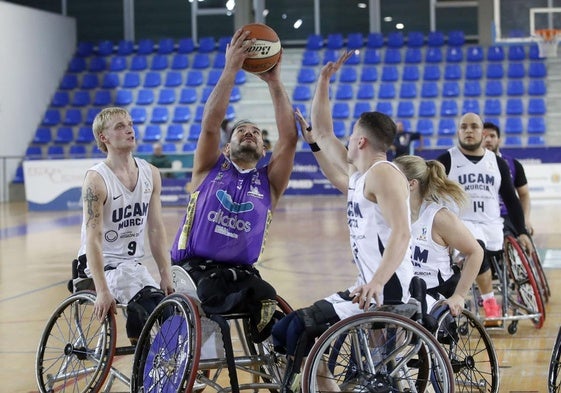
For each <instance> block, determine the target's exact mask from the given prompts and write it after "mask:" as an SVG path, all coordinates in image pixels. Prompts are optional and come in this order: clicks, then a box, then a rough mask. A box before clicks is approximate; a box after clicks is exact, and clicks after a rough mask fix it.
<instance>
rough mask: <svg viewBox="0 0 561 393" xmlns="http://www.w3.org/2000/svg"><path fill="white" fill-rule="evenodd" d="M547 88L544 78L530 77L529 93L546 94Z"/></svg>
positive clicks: (535, 94) (534, 94) (533, 94)
mask: <svg viewBox="0 0 561 393" xmlns="http://www.w3.org/2000/svg"><path fill="white" fill-rule="evenodd" d="M546 92H547V88H546V85H545V82H544V80H543V79H530V81H529V82H528V94H529V95H531V96H544V95H545V93H546Z"/></svg>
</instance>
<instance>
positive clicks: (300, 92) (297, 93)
mask: <svg viewBox="0 0 561 393" xmlns="http://www.w3.org/2000/svg"><path fill="white" fill-rule="evenodd" d="M311 98H312V90H311V89H310V86H308V85H296V87H295V88H294V91H293V93H292V99H293V100H294V101H308V100H310V99H311Z"/></svg>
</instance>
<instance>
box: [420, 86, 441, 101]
mask: <svg viewBox="0 0 561 393" xmlns="http://www.w3.org/2000/svg"><path fill="white" fill-rule="evenodd" d="M438 95H439V92H438V84H437V83H436V82H423V84H422V85H421V97H423V98H433V97H438Z"/></svg>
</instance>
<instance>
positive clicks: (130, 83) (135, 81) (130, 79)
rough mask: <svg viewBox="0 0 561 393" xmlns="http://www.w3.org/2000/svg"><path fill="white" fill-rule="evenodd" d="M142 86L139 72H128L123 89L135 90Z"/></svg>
mask: <svg viewBox="0 0 561 393" xmlns="http://www.w3.org/2000/svg"><path fill="white" fill-rule="evenodd" d="M138 86H140V74H139V73H138V72H132V71H131V72H127V73H126V74H125V78H124V79H123V87H124V88H127V89H134V88H137V87H138Z"/></svg>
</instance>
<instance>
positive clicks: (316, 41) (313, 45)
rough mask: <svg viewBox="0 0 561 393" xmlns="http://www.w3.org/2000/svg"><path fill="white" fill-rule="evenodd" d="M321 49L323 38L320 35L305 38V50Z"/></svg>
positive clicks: (310, 35)
mask: <svg viewBox="0 0 561 393" xmlns="http://www.w3.org/2000/svg"><path fill="white" fill-rule="evenodd" d="M322 48H323V36H322V35H321V34H309V35H308V37H307V38H306V49H308V50H313V51H316V50H320V49H322Z"/></svg>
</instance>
